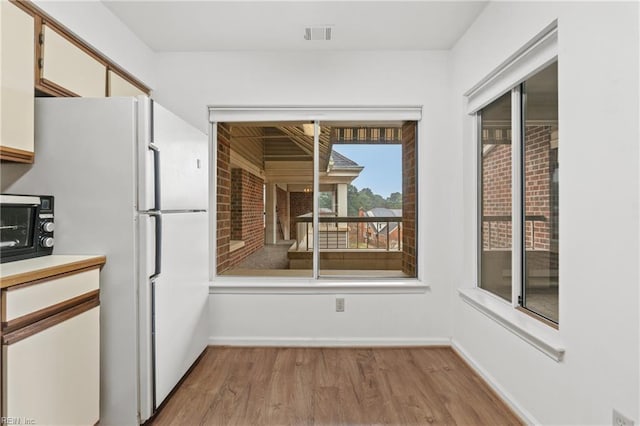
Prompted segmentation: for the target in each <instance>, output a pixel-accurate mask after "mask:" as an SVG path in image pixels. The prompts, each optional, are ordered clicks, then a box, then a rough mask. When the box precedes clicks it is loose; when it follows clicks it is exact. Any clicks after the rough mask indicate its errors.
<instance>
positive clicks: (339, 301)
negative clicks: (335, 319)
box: [336, 297, 344, 312]
mask: <svg viewBox="0 0 640 426" xmlns="http://www.w3.org/2000/svg"><path fill="white" fill-rule="evenodd" d="M336 312H344V297H336Z"/></svg>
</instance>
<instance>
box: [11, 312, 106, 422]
mask: <svg viewBox="0 0 640 426" xmlns="http://www.w3.org/2000/svg"><path fill="white" fill-rule="evenodd" d="M99 321H100V308H99V307H95V308H93V309H90V310H88V311H85V312H83V313H81V314H79V315H77V316H75V317H73V318H70V319H67V320H65V321H63V322H61V323H59V324H56V325H54V326H53V327H50V328H47V329H46V330H43V331H40V332H37V333H35V334H34V335H32V336H29V337H27V338H25V339H23V340H20V341H18V342H16V343H12V344H8V345H3V351H4V353H3V358H4V371H3V377H4V385H5V389H4V390H5V392H4V395H5V396H6V405H5V413H4V414H3V417H6V418H13V419H22V423H21V424H29V423H32V424H38V425H42V424H47V425H71V424H73V425H93V424H95V423H96V422H97V421H98V419H99V417H100V415H99V412H100V368H99V365H100V335H99V333H97V330H98V329H99V327H100V322H99Z"/></svg>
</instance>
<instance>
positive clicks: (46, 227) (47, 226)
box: [42, 222, 56, 232]
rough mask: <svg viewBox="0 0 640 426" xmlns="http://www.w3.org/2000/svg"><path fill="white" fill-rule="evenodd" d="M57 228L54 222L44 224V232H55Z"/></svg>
mask: <svg viewBox="0 0 640 426" xmlns="http://www.w3.org/2000/svg"><path fill="white" fill-rule="evenodd" d="M55 227H56V226H55V225H54V224H53V222H45V223H43V224H42V230H43V231H44V232H53V230H54V229H55Z"/></svg>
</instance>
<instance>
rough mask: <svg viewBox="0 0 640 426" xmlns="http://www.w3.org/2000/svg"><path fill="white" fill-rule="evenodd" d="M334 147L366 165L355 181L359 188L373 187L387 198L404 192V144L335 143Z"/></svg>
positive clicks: (377, 192)
mask: <svg viewBox="0 0 640 426" xmlns="http://www.w3.org/2000/svg"><path fill="white" fill-rule="evenodd" d="M333 149H334V150H336V151H338V152H339V153H340V154H342V155H344V156H345V157H348V158H350V159H352V160H353V161H355V162H356V163H358V164H359V165H361V166H364V170H363V171H362V172H361V173H360V176H358V177H357V178H356V179H355V180H354V181H353V182H351V184H352V185H355V186H356V187H357V188H358V190H360V189H362V188H371V191H373V193H374V194H380V195H382V196H383V197H384V198H387V197H388V196H389V195H390V194H391V193H392V192H402V145H342V144H340V145H338V144H335V145H333Z"/></svg>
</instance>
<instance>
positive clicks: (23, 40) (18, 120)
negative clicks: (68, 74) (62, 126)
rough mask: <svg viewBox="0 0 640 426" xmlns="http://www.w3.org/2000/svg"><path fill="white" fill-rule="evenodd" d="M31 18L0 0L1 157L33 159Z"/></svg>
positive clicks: (32, 31)
mask: <svg viewBox="0 0 640 426" xmlns="http://www.w3.org/2000/svg"><path fill="white" fill-rule="evenodd" d="M33 21H34V19H33V17H32V16H31V15H29V14H27V13H26V12H24V11H22V10H21V9H19V8H18V7H17V6H15V5H14V4H12V3H9V2H7V1H2V2H0V52H2V61H0V84H1V88H0V91H1V92H0V158H1V159H3V160H13V161H19V162H25V163H27V162H29V163H30V162H32V161H33V77H34V36H33V34H34V22H33Z"/></svg>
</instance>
